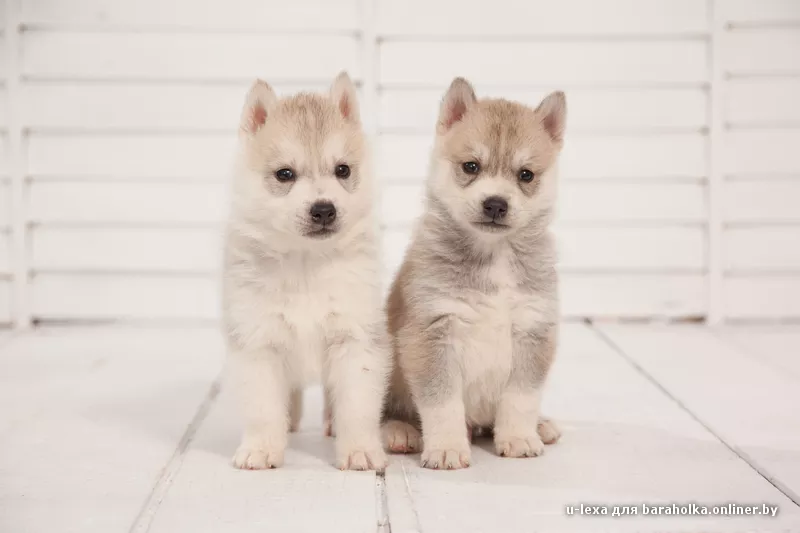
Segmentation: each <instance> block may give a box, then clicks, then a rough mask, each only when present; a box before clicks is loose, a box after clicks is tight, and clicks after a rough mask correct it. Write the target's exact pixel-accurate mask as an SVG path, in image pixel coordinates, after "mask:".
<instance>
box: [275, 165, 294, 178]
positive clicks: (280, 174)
mask: <svg viewBox="0 0 800 533" xmlns="http://www.w3.org/2000/svg"><path fill="white" fill-rule="evenodd" d="M275 178H277V180H278V181H292V180H293V179H294V170H292V169H291V168H282V169H280V170H279V171H277V172H276V173H275Z"/></svg>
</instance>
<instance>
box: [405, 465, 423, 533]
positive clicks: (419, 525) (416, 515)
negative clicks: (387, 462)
mask: <svg viewBox="0 0 800 533" xmlns="http://www.w3.org/2000/svg"><path fill="white" fill-rule="evenodd" d="M400 471H401V472H403V484H404V485H405V487H406V494H407V495H408V501H409V503H410V504H411V511H412V512H413V513H414V523H415V525H416V526H417V533H422V522H420V519H419V513H418V512H417V507H416V506H415V505H414V495H413V494H412V492H411V481H409V479H408V472H407V471H406V465H405V457H403V458H401V460H400Z"/></svg>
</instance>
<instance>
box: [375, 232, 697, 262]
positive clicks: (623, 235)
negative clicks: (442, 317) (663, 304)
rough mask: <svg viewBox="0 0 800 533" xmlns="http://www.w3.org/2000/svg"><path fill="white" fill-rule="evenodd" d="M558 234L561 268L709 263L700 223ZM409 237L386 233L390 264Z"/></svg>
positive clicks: (400, 256) (397, 259)
mask: <svg viewBox="0 0 800 533" xmlns="http://www.w3.org/2000/svg"><path fill="white" fill-rule="evenodd" d="M555 237H556V242H557V244H558V257H559V269H560V270H561V271H562V272H585V271H603V272H610V271H614V270H619V271H625V272H631V271H637V272H659V271H661V272H663V271H666V270H694V271H698V272H699V271H701V270H702V269H703V268H705V234H704V232H703V230H702V229H700V228H674V227H673V228H668V227H667V228H637V227H630V228H569V227H566V228H565V227H557V228H556V230H555ZM410 238H411V230H410V229H408V228H405V229H402V230H391V231H387V232H386V233H385V235H384V241H383V253H384V257H385V264H386V268H387V270H389V271H391V272H395V271H396V269H397V268H399V266H400V264H401V262H402V259H403V255H404V252H405V249H406V247H407V245H408V242H409V240H410Z"/></svg>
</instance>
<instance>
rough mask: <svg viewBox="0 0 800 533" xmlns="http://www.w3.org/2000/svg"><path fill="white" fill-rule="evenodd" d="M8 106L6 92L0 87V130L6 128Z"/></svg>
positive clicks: (0, 50)
mask: <svg viewBox="0 0 800 533" xmlns="http://www.w3.org/2000/svg"><path fill="white" fill-rule="evenodd" d="M0 53H2V48H0ZM0 77H1V76H0ZM8 105H9V103H8V92H7V91H6V90H5V88H3V87H2V86H0V130H2V129H5V128H7V127H8V112H7V110H6V109H7V108H8Z"/></svg>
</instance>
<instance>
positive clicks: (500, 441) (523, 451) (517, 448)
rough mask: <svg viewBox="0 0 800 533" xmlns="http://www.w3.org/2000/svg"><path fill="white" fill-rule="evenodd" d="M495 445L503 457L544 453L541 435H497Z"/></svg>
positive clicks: (531, 455)
mask: <svg viewBox="0 0 800 533" xmlns="http://www.w3.org/2000/svg"><path fill="white" fill-rule="evenodd" d="M494 447H495V450H496V451H497V455H500V456H502V457H538V456H539V455H542V453H544V443H543V442H542V439H541V438H540V437H539V435H533V436H530V437H514V436H510V437H495V439H494Z"/></svg>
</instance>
